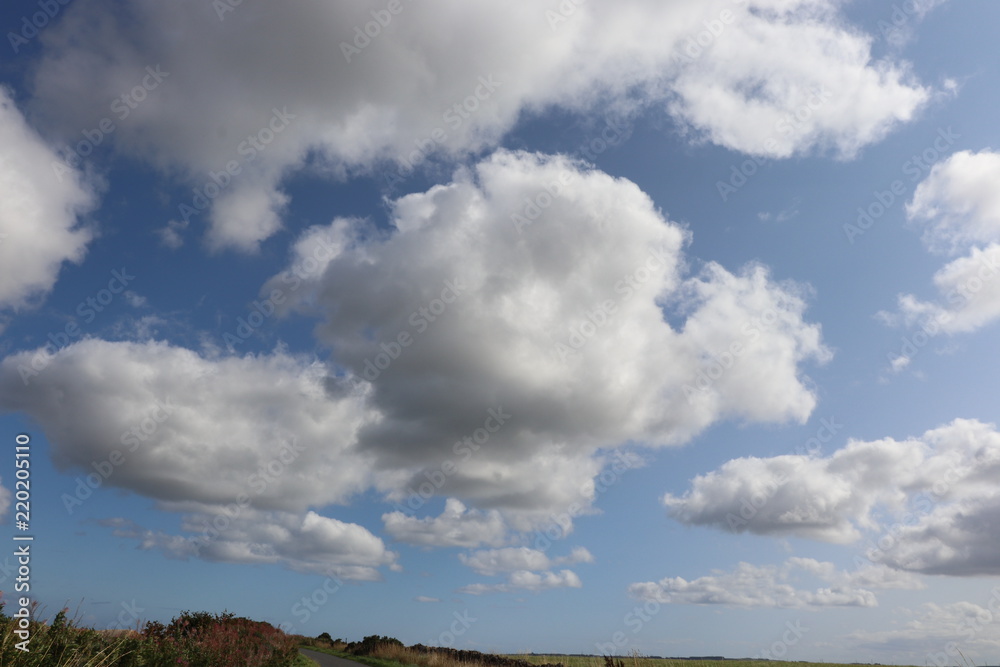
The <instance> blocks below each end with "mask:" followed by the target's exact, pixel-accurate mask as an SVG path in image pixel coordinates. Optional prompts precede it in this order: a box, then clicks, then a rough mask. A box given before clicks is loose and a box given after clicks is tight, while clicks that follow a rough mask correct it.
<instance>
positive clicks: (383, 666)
mask: <svg viewBox="0 0 1000 667" xmlns="http://www.w3.org/2000/svg"><path fill="white" fill-rule="evenodd" d="M302 648H307V649H309V650H310V651H316V652H317V653H326V654H327V655H335V656H337V657H338V658H346V659H347V660H353V661H354V662H360V663H361V664H362V665H368V666H369V667H412V663H405V662H399V661H397V660H392V659H389V658H376V657H374V656H370V655H354V654H353V653H348V652H347V651H341V650H338V649H335V648H329V647H326V646H307V645H303V646H302Z"/></svg>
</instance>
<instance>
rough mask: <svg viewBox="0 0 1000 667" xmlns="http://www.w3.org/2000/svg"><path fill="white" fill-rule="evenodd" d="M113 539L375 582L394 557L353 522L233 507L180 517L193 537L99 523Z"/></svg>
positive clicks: (121, 522)
mask: <svg viewBox="0 0 1000 667" xmlns="http://www.w3.org/2000/svg"><path fill="white" fill-rule="evenodd" d="M101 523H102V524H103V525H105V526H109V527H111V528H113V529H114V534H115V536H116V537H122V538H130V539H134V540H136V541H137V542H138V543H139V544H138V548H140V549H143V550H150V549H156V550H159V551H161V552H162V553H164V554H165V555H167V556H168V557H170V558H179V559H184V560H187V559H188V558H191V557H196V556H197V557H200V558H204V559H206V560H211V561H220V562H227V563H281V564H283V565H284V566H285V567H287V568H289V569H292V570H296V571H299V572H307V573H314V574H326V575H335V576H338V577H342V578H345V579H354V580H362V581H378V580H380V579H381V575H380V573H379V571H378V569H377V568H378V567H379V566H382V565H388V566H390V567H392V566H394V565H395V561H396V558H397V555H396V554H395V553H393V552H392V551H388V550H387V549H386V548H385V545H384V544H383V542H382V540H381V539H379V538H378V537H376V536H375V535H373V534H372V533H370V532H369V531H368V530H366V529H365V528H363V527H362V526H359V525H357V524H352V523H345V522H343V521H339V520H337V519H334V518H331V517H326V516H322V515H320V514H317V513H316V512H313V511H308V512H305V513H304V514H292V513H287V512H261V511H258V510H253V509H246V508H242V507H239V506H238V505H233V506H232V507H230V508H211V509H207V510H206V511H203V512H200V513H192V514H188V515H186V516H185V517H184V521H183V524H182V527H183V528H184V529H185V530H188V531H190V532H192V533H197V535H196V536H195V537H190V536H182V535H169V534H166V533H163V532H156V531H151V530H147V529H144V528H142V527H140V526H139V525H138V524H135V523H134V522H132V521H129V520H126V519H120V518H117V519H110V520H104V521H102V522H101Z"/></svg>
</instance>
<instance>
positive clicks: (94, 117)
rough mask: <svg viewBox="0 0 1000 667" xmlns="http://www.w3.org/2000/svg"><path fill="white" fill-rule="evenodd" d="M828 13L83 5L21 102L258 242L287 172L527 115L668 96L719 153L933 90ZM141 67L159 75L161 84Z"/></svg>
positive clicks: (789, 137)
mask: <svg viewBox="0 0 1000 667" xmlns="http://www.w3.org/2000/svg"><path fill="white" fill-rule="evenodd" d="M840 4H841V3H839V2H837V1H835V0H781V1H780V2H777V1H775V0H750V1H749V2H745V3H733V2H730V1H729V0H713V1H706V2H701V3H694V4H690V3H688V4H684V3H661V2H656V1H655V0H628V1H627V2H624V3H622V2H614V3H612V2H609V1H596V0H592V1H591V2H588V3H586V4H583V5H575V6H573V8H572V11H571V12H568V13H567V14H560V13H558V12H560V11H562V12H565V11H566V10H565V9H559V10H553V9H546V8H544V7H539V6H538V5H537V4H536V3H534V2H532V1H531V0H519V1H518V2H513V3H505V4H504V5H503V6H502V7H501V6H497V5H493V4H491V3H485V2H478V3H466V2H458V1H457V0H450V1H448V2H445V3H443V4H439V5H436V6H434V7H425V6H422V5H421V6H417V5H410V4H404V5H402V11H401V12H399V13H398V14H397V15H392V14H388V13H386V10H385V9H384V6H383V5H377V6H367V5H340V4H314V3H305V4H293V5H287V6H281V7H280V8H279V7H274V6H272V5H269V4H267V3H264V2H262V0H246V1H245V2H243V3H241V4H240V6H239V7H238V8H232V9H233V11H232V12H227V13H225V14H224V15H223V16H222V17H220V16H218V15H217V12H216V10H215V9H213V5H210V4H205V3H202V2H197V1H195V0H184V1H182V2H177V3H173V4H171V5H170V6H169V7H163V6H160V5H157V4H151V3H142V2H138V0H132V1H130V2H125V3H121V4H120V5H115V6H114V7H111V6H108V5H107V4H106V3H103V2H100V0H82V1H80V2H74V3H73V5H72V6H71V7H67V8H66V10H65V11H64V12H63V14H62V16H61V19H60V21H59V23H58V24H57V25H54V26H52V27H51V28H50V29H48V30H46V31H45V34H43V35H42V36H41V37H40V39H41V42H42V43H43V45H44V53H43V57H42V60H41V63H40V64H39V67H38V68H37V73H36V75H35V77H34V81H33V87H34V90H35V91H36V99H35V101H34V109H35V111H36V112H37V114H38V117H39V118H40V119H41V121H42V122H43V123H44V125H45V126H46V127H47V128H50V129H51V131H52V132H54V133H56V134H57V135H59V136H62V137H64V139H65V140H66V141H67V143H70V144H75V143H76V142H78V141H79V137H80V132H81V128H90V127H95V126H96V124H97V123H98V122H99V121H100V120H101V119H102V118H108V119H109V120H112V121H113V122H114V124H115V130H114V132H113V133H112V134H111V135H110V141H112V142H113V143H114V145H115V147H116V149H117V150H118V151H120V152H122V153H125V154H128V155H131V156H135V157H138V158H140V159H143V160H145V161H147V162H148V163H150V164H151V165H153V166H154V167H158V168H160V169H161V170H163V171H164V172H166V173H171V174H174V173H180V174H181V177H182V179H183V180H185V181H186V182H187V184H188V185H190V186H194V188H195V189H196V191H197V194H193V195H192V199H191V201H190V202H182V203H185V204H186V205H187V206H189V210H187V211H180V210H179V217H180V218H181V219H183V220H184V221H185V222H187V221H189V220H190V219H192V213H193V214H194V215H198V214H200V213H201V212H205V213H206V214H207V217H208V222H209V224H210V230H209V233H208V237H207V238H208V243H209V245H210V246H211V247H213V248H216V249H218V248H224V247H234V248H238V249H242V250H245V251H252V250H253V249H255V248H256V246H257V244H258V243H259V242H260V241H262V240H264V239H266V238H268V237H269V236H271V235H272V234H274V233H275V232H276V231H277V230H278V229H279V228H280V227H281V225H282V222H281V214H282V211H283V209H284V207H285V205H286V204H287V203H288V198H287V195H285V194H283V193H282V192H281V190H280V187H281V182H282V178H283V177H284V176H286V175H287V174H288V173H290V172H292V171H295V170H297V169H302V168H303V167H306V166H308V167H309V168H312V169H315V170H318V171H320V172H323V173H328V174H333V175H337V176H339V177H344V176H347V175H351V174H354V173H357V172H359V171H371V170H373V169H376V168H379V167H385V166H386V165H390V166H389V167H387V168H386V173H387V174H398V173H400V172H402V173H403V174H406V173H408V172H409V171H410V169H411V168H412V166H413V165H414V164H420V163H424V162H426V161H427V160H428V159H429V158H432V157H434V156H440V157H444V158H454V157H461V156H463V155H466V154H469V153H474V152H476V151H479V150H481V149H483V148H487V147H494V146H496V145H497V144H498V142H499V141H500V140H501V138H502V137H503V136H504V134H505V133H507V132H508V131H509V130H510V129H511V128H512V127H514V125H515V124H516V122H517V121H518V119H519V118H520V117H522V115H523V114H524V113H533V112H537V111H540V110H545V109H549V108H553V107H559V108H563V109H567V110H569V111H571V112H583V111H593V110H596V109H600V108H606V109H609V110H612V111H613V112H614V113H618V114H632V113H638V112H640V111H642V110H645V109H650V108H652V109H665V110H666V111H667V112H668V113H669V114H670V115H671V116H672V117H673V118H674V120H675V121H676V123H677V124H678V126H679V127H681V128H683V129H684V131H687V132H689V133H690V135H691V137H692V138H693V139H695V140H707V141H711V142H713V143H715V144H718V145H721V146H725V147H727V148H731V149H733V150H737V151H742V152H746V153H749V154H753V155H759V156H767V157H788V156H791V155H796V154H801V153H805V152H809V151H813V150H818V151H831V152H833V153H834V154H835V155H837V156H840V157H850V156H852V155H854V154H855V153H856V152H857V151H858V150H860V149H861V148H863V147H864V146H866V145H868V144H870V143H872V142H875V141H878V140H879V139H881V138H882V137H883V136H884V135H885V134H886V133H887V132H888V131H889V130H891V129H892V128H893V127H894V126H896V125H898V124H899V123H903V122H906V121H909V120H910V119H912V118H913V117H914V115H915V114H916V113H917V112H918V110H919V109H920V108H921V107H922V106H923V105H924V103H925V102H926V101H927V100H928V98H929V94H930V92H929V91H928V89H926V88H925V87H923V86H921V85H920V84H919V83H917V82H916V81H914V80H913V77H912V76H911V75H910V73H909V66H908V65H907V64H906V63H905V62H894V61H890V60H875V59H873V57H872V55H871V51H870V47H871V43H872V38H871V37H869V36H866V35H864V34H862V33H861V32H860V31H859V30H858V29H857V28H854V27H851V26H849V25H846V24H845V20H844V18H843V17H842V16H841V15H840V13H839V6H840ZM373 12H375V13H379V12H381V13H382V14H384V15H385V16H384V17H383V21H382V22H383V23H385V26H384V28H383V27H380V26H379V24H378V22H373ZM380 15H381V14H380ZM368 25H372V26H374V28H368V27H367V26H368ZM366 31H368V32H372V33H375V34H374V36H371V37H369V36H367V35H365V32H366ZM178 34H183V35H185V39H184V40H183V41H178V40H177V39H175V38H174V37H173V36H174V35H178ZM510 35H518V36H519V38H518V39H516V40H515V39H510ZM268 45H274V46H268ZM278 45H280V47H279V46H278ZM147 68H151V69H153V71H155V72H162V73H161V74H158V76H157V79H156V85H155V88H153V87H151V86H152V81H149V85H146V83H147V77H148V76H150V75H149V74H148V72H149V71H150V70H149V69H147ZM219 81H226V82H227V83H226V85H225V86H220V85H219V83H218V82H219ZM135 90H139V91H140V95H139V96H141V98H142V99H141V100H138V97H139V96H132V92H131V91H135ZM123 96H125V98H127V100H128V101H129V102H131V103H130V104H129V105H128V106H127V107H126V105H125V104H124V103H122V102H121V99H122V97H123ZM66 99H73V100H74V104H73V105H66V104H64V103H63V101H64V100H66ZM109 100H117V101H118V102H119V104H118V105H117V106H116V105H115V102H114V101H112V102H111V104H110V105H109V102H108V101H109ZM137 100H138V101H137ZM275 118H277V119H278V120H277V121H275V120H274V119H275ZM279 128H280V129H279ZM199 197H200V199H199ZM163 231H164V233H163V240H164V242H165V243H167V244H168V245H170V244H176V243H177V242H179V238H178V237H177V234H176V230H175V229H174V228H172V227H168V228H166V229H165V230H163Z"/></svg>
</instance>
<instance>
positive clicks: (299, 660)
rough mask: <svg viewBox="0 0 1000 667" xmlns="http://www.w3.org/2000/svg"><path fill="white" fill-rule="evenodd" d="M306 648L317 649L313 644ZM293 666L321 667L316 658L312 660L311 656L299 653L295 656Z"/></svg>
mask: <svg viewBox="0 0 1000 667" xmlns="http://www.w3.org/2000/svg"><path fill="white" fill-rule="evenodd" d="M304 648H310V649H312V650H314V651H315V650H316V649H313V648H312V647H311V646H307V647H304ZM292 667H319V663H318V662H316V661H315V660H310V659H309V658H307V657H305V656H304V655H302V654H301V653H299V654H298V655H297V656H295V662H293V663H292Z"/></svg>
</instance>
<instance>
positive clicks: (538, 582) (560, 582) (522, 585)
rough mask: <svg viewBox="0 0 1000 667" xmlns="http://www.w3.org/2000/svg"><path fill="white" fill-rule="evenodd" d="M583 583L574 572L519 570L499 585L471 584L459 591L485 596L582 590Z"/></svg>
mask: <svg viewBox="0 0 1000 667" xmlns="http://www.w3.org/2000/svg"><path fill="white" fill-rule="evenodd" d="M582 586H583V583H581V581H580V577H578V576H577V575H576V573H575V572H573V571H572V570H560V571H559V572H529V571H527V570H518V571H517V572H511V573H510V574H509V575H508V576H507V581H505V582H503V583H499V584H469V585H468V586H463V587H462V588H460V589H458V592H459V593H468V594H470V595H485V594H487V593H510V592H513V591H531V592H533V593H537V592H539V591H544V590H549V589H553V588H580V587H582Z"/></svg>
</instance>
